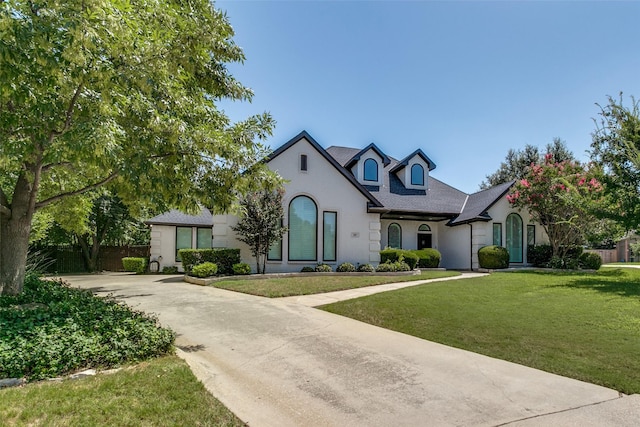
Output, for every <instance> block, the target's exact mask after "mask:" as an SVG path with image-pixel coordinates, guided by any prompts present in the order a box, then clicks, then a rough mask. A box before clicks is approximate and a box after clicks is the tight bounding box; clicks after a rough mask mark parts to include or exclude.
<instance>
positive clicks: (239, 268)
mask: <svg viewBox="0 0 640 427" xmlns="http://www.w3.org/2000/svg"><path fill="white" fill-rule="evenodd" d="M231 269H232V270H233V274H235V275H238V276H243V275H246V274H251V267H250V266H249V264H247V263H246V262H239V263H237V264H233V266H232V267H231Z"/></svg>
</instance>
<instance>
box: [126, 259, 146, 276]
mask: <svg viewBox="0 0 640 427" xmlns="http://www.w3.org/2000/svg"><path fill="white" fill-rule="evenodd" d="M122 267H123V268H124V271H131V272H133V273H136V274H142V273H144V272H145V271H146V270H147V259H146V258H141V257H124V258H122Z"/></svg>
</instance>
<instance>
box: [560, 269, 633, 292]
mask: <svg viewBox="0 0 640 427" xmlns="http://www.w3.org/2000/svg"><path fill="white" fill-rule="evenodd" d="M563 286H564V287H567V288H576V289H591V290H594V291H597V292H602V293H607V294H613V295H618V296H623V297H640V282H639V281H638V280H637V278H636V277H633V276H629V275H626V274H625V273H624V272H623V271H620V270H613V271H603V272H598V274H596V275H594V276H593V277H581V278H579V279H576V280H572V281H570V282H568V283H566V284H565V285H563Z"/></svg>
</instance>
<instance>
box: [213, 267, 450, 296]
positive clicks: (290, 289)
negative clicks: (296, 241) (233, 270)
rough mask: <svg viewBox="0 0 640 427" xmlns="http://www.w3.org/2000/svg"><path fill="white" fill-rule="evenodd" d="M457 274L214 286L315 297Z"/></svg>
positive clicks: (314, 278)
mask: <svg viewBox="0 0 640 427" xmlns="http://www.w3.org/2000/svg"><path fill="white" fill-rule="evenodd" d="M458 275H460V273H458V272H456V271H425V272H423V273H421V274H420V275H415V276H355V275H354V276H339V275H328V274H318V275H317V276H314V275H310V276H306V277H277V278H276V277H274V278H269V279H257V280H223V281H220V282H214V283H212V284H211V286H215V287H216V288H221V289H227V290H230V291H236V292H243V293H245V294H251V295H258V296H262V297H269V298H279V297H288V296H293V295H311V294H320V293H323V292H331V291H341V290H344V289H355V288H362V287H365V286H373V285H382V284H385V283H397V282H410V281H414V280H426V279H437V278H439V277H451V276H458Z"/></svg>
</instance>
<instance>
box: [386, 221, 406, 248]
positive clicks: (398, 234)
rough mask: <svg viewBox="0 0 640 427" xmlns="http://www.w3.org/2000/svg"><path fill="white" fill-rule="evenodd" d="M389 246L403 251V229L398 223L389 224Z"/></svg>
mask: <svg viewBox="0 0 640 427" xmlns="http://www.w3.org/2000/svg"><path fill="white" fill-rule="evenodd" d="M387 240H388V246H389V247H390V248H394V249H402V228H401V227H400V224H398V223H395V222H394V223H392V224H389V230H388V239H387Z"/></svg>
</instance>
